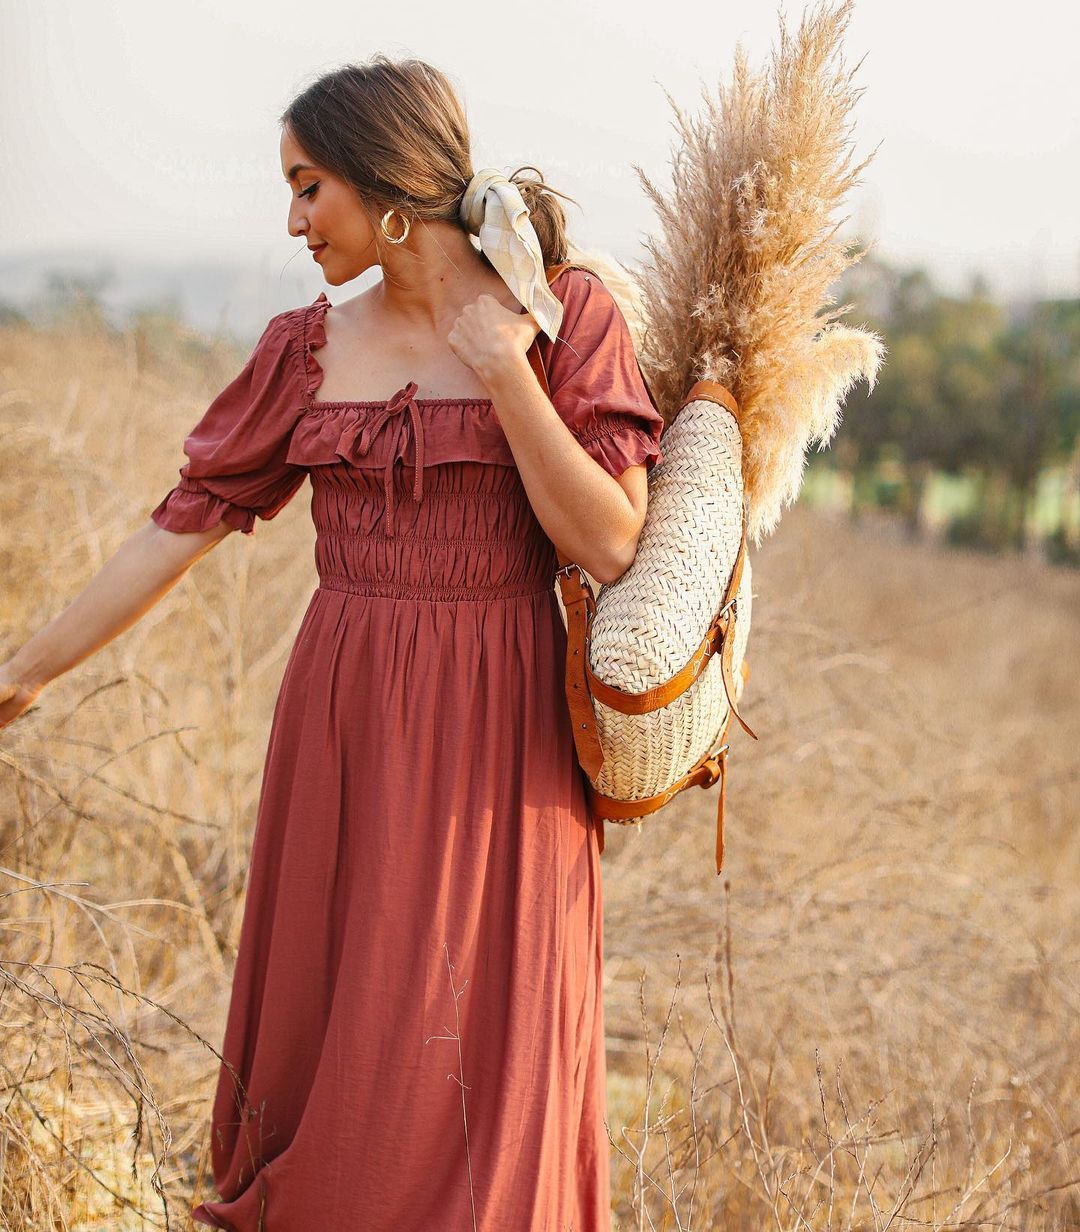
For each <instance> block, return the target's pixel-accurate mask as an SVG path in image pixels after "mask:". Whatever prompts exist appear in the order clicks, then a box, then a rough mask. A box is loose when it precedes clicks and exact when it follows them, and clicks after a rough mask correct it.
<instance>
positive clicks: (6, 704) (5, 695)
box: [0, 659, 45, 728]
mask: <svg viewBox="0 0 1080 1232" xmlns="http://www.w3.org/2000/svg"><path fill="white" fill-rule="evenodd" d="M44 687H45V686H44V685H35V686H31V685H28V684H24V683H23V682H22V680H20V679H19V676H18V674H17V673H16V672H15V671H14V670H13V668H12V665H11V660H10V659H9V660H8V662H7V663H3V664H0V728H4V727H7V725H8V724H9V723H14V722H15V720H16V719H17V718H18V717H19V715H20V714H23V713H24V712H25V711H27V710H29V709H30V707H31V706H32V705H33V704H34V702H35V701H36V700H37V697H38V694H39V693H40V692H41V690H42V689H43V688H44Z"/></svg>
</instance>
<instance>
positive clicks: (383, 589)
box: [151, 269, 664, 1232]
mask: <svg viewBox="0 0 1080 1232" xmlns="http://www.w3.org/2000/svg"><path fill="white" fill-rule="evenodd" d="M552 290H553V291H554V292H555V294H556V295H557V296H558V297H559V298H560V300H562V302H563V304H564V305H565V312H564V319H563V323H562V328H561V330H560V335H559V339H558V340H557V341H556V342H555V343H552V342H550V340H549V339H548V338H547V337H546V335H543V334H541V335H540V336H539V339H538V342H537V345H539V346H540V347H541V354H542V357H543V358H544V360H545V364H546V368H547V372H548V377H549V383H550V387H551V399H552V402H553V404H554V405H555V407H556V409H557V411H558V413H559V415H560V417H561V418H562V419H563V421H564V422H565V423H566V424H567V426H568V427H569V428H570V429H571V431H572V432H573V433H574V435H575V437H576V439H577V440H578V441H579V442H580V443H581V445H582V446H583V447H584V448H585V449H586V450H587V451H588V453H589V454H590V455H591V456H592V457H593V458H595V459H596V460H597V461H598V462H599V463H600V464H601V465H602V466H603V467H604V468H605V469H606V470H607V471H609V472H610V473H611V474H615V475H617V474H619V473H620V472H621V471H623V470H624V469H625V468H626V467H627V466H629V465H632V464H634V463H640V462H644V463H645V464H646V465H647V466H648V467H650V468H651V467H652V466H653V465H655V464H656V462H657V461H659V460H660V458H661V456H662V455H661V451H660V448H659V444H658V442H659V438H660V432H661V430H662V428H663V426H664V425H663V420H662V419H661V417H660V415H659V414H658V412H657V411H656V410H655V409H654V407H653V406H652V403H651V402H650V400H649V396H648V393H647V392H646V389H645V386H644V383H643V381H642V379H641V375H640V372H639V370H638V368H637V363H636V359H635V356H634V351H633V343H632V341H631V338H630V334H629V331H628V329H627V325H626V321H625V319H624V318H623V317H622V315H621V313H620V312H619V309H618V306H617V305H616V303H615V301H614V300H613V299H612V297H611V294H610V291H609V290H608V288H607V287H605V286H604V284H603V282H601V281H600V279H599V278H597V277H596V276H595V275H591V274H589V273H586V272H584V271H582V270H579V269H569V270H566V271H564V272H563V273H562V274H560V275H559V276H558V278H557V279H556V280H555V281H554V283H553V284H552ZM329 307H330V303H329V301H328V300H327V298H326V295H325V293H322V292H321V293H320V294H319V296H318V298H317V299H316V300H315V301H314V302H313V303H311V304H309V305H307V306H304V307H300V308H296V309H292V310H289V311H286V312H283V313H281V314H279V315H277V316H275V317H273V318H272V319H271V321H270V322H269V324H268V325H267V327H266V329H265V331H264V332H263V335H262V337H261V338H260V339H259V341H258V343H257V344H256V346H255V349H254V351H253V352H252V354H251V356H250V357H249V359H248V361H247V363H246V365H245V366H244V368H243V370H242V371H241V372H240V374H239V375H238V376H237V377H236V378H235V380H234V381H233V382H232V383H231V384H229V385H228V386H227V387H226V388H225V389H224V390H223V391H222V392H221V393H220V394H219V395H218V396H217V398H215V399H214V400H213V402H212V403H211V404H210V406H209V408H208V409H207V410H206V412H205V413H204V415H203V417H202V419H201V420H200V421H199V423H198V424H197V425H196V426H195V428H194V430H193V431H192V432H191V434H190V435H189V436H188V437H187V439H186V440H185V442H184V452H185V454H186V455H187V457H188V462H187V463H186V464H185V465H184V466H182V467H181V470H180V476H181V478H180V482H179V483H178V485H177V486H176V487H175V488H174V489H173V490H172V491H171V492H169V493H168V495H167V496H166V497H165V498H164V499H163V500H162V502H161V503H160V504H159V505H158V506H157V508H156V509H154V510H153V513H152V515H151V516H152V518H153V520H154V521H155V522H156V523H157V524H158V525H159V526H162V527H165V528H167V529H169V530H173V531H180V532H185V531H197V530H203V529H205V528H207V527H209V526H212V525H214V524H215V523H217V522H218V521H220V520H224V521H225V522H227V523H228V524H229V525H231V526H233V527H234V528H236V529H239V530H241V531H243V532H244V533H245V534H251V533H252V532H253V530H254V527H255V519H256V517H259V518H262V519H264V520H266V519H269V518H272V517H274V516H275V515H276V514H277V513H278V512H279V511H280V510H281V509H282V508H283V506H284V505H285V504H286V503H287V502H288V501H289V500H290V499H291V498H292V496H293V495H294V494H295V493H296V492H297V491H298V489H299V488H300V486H301V485H302V484H303V482H304V479H305V477H306V476H309V475H310V477H311V485H312V496H311V513H312V517H313V519H314V522H315V526H316V529H317V541H316V547H315V563H316V567H317V570H318V586H317V588H316V589H315V591H314V593H313V594H312V596H311V599H310V602H309V604H308V607H307V609H306V612H305V615H304V617H303V620H302V622H301V625H300V628H299V631H298V633H297V637H296V641H295V643H294V645H293V648H292V651H291V653H290V655H289V658H288V662H287V665H286V667H285V671H284V676H283V679H282V682H281V687H280V692H279V694H278V699H277V703H276V705H275V709H274V715H273V723H272V728H271V732H270V738H269V747H268V750H267V755H266V762H265V768H264V772H263V780H262V790H261V796H260V803H259V808H258V813H257V818H256V825H255V833H254V839H253V845H252V849H251V860H250V867H249V871H248V880H247V890H246V900H245V905H244V915H243V921H242V927H241V934H240V941H239V952H238V955H237V961H236V970H235V975H234V980H233V985H232V994H231V1001H230V1005H229V1010H228V1018H227V1022H226V1027H225V1039H224V1044H223V1047H222V1054H223V1056H224V1057H225V1059H226V1061H227V1062H228V1063H229V1064H230V1065H231V1066H232V1067H233V1068H234V1069H235V1071H236V1075H237V1078H238V1079H239V1082H237V1081H236V1080H235V1079H234V1078H233V1076H232V1074H231V1073H230V1071H229V1069H228V1068H227V1067H226V1066H224V1065H223V1066H221V1067H220V1070H219V1080H218V1087H217V1094H216V1099H215V1102H214V1106H213V1116H212V1163H213V1176H214V1181H215V1185H216V1189H217V1192H218V1194H219V1195H220V1201H205V1202H203V1203H201V1205H199V1206H197V1207H196V1208H195V1209H194V1211H193V1216H194V1218H195V1219H196V1221H197V1222H199V1223H203V1224H209V1225H210V1226H211V1227H217V1228H231V1229H235V1230H239V1232H255V1230H256V1229H259V1228H262V1229H266V1230H267V1232H472V1229H478V1230H479V1232H608V1229H609V1228H610V1222H609V1203H610V1195H609V1143H608V1138H607V1131H606V1127H605V1123H604V1119H605V1113H606V1101H605V1054H604V1012H603V1000H602V953H603V931H602V895H601V878H600V855H599V851H598V846H597V835H596V830H595V828H594V821H593V819H592V817H591V814H590V811H589V809H588V806H587V803H586V799H585V794H584V778H583V771H582V770H581V769H580V767H579V765H578V763H577V760H576V757H575V753H574V745H573V736H572V732H571V728H570V720H569V714H568V711H567V708H566V702H565V694H564V691H563V690H564V684H563V673H564V658H565V652H566V632H565V627H564V625H563V621H562V617H561V615H560V613H559V607H558V603H557V600H556V592H555V581H554V572H555V568H556V559H555V550H554V546H553V545H552V543H551V541H550V540H549V539H548V537H547V535H546V534H545V533H544V531H543V529H542V528H541V526H540V524H539V522H538V521H537V520H536V517H535V515H534V514H533V512H532V507H531V505H530V504H529V501H528V499H527V497H526V493H525V489H524V486H523V484H522V482H521V479H520V476H519V474H518V471H517V469H516V467H515V465H514V458H513V454H512V452H511V450H510V447H509V444H508V442H507V440H506V437H505V436H504V434H503V432H502V429H501V428H500V426H499V423H498V419H497V416H496V415H495V413H494V410H493V405H492V402H491V400H490V399H483V398H461V397H447V398H416V397H414V396H413V395H414V394H415V389H416V386H415V384H414V383H413V382H410V383H409V384H408V385H407V386H406V387H405V388H403V389H402V390H400V391H399V392H398V393H397V394H395V395H394V396H393V397H392V398H390V399H388V400H386V401H375V402H372V401H368V402H322V401H318V400H316V399H315V393H316V390H317V389H318V387H319V384H320V381H321V378H322V369H321V367H320V365H319V362H318V360H317V359H316V355H315V353H316V352H317V350H318V349H319V347H320V346H322V345H323V343H324V342H325V334H324V329H323V318H324V316H325V313H326V310H327V309H328V308H329ZM448 961H449V963H451V964H453V971H452V972H451V971H450V969H449V968H448ZM451 975H452V978H453V984H451ZM454 989H456V990H457V992H458V994H459V995H458V997H457V1000H456V1003H455V997H454ZM451 1036H457V1037H458V1038H456V1039H454V1038H449V1037H451Z"/></svg>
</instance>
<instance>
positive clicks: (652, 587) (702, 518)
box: [589, 400, 751, 824]
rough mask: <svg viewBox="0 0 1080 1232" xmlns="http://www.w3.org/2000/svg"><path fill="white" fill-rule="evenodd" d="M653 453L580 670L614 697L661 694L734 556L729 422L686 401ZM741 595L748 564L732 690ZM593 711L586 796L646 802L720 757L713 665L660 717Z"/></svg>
mask: <svg viewBox="0 0 1080 1232" xmlns="http://www.w3.org/2000/svg"><path fill="white" fill-rule="evenodd" d="M662 444H663V454H664V456H663V460H662V461H661V462H659V463H657V465H656V466H654V467H653V468H652V471H651V472H650V474H649V504H648V512H647V515H646V519H645V524H644V526H643V527H642V532H641V538H640V540H639V543H638V549H637V555H636V557H635V560H634V563H633V564H632V565H631V567H630V568H629V569H628V570H627V571H626V573H624V574H623V575H622V577H620V578H619V579H618V580H617V581H615V582H612V583H610V584H608V585H605V586H601V587H600V591H599V593H598V595H597V598H596V614H595V615H594V617H593V621H592V635H591V639H590V646H589V663H590V666H591V667H592V670H593V671H594V672H595V673H596V675H597V676H599V677H600V679H601V680H602V681H603V682H604V683H605V684H608V685H611V686H612V687H614V688H617V689H622V690H623V691H624V692H633V693H637V692H641V691H643V690H645V689H648V688H651V687H653V686H654V685H658V684H663V683H665V682H666V681H668V680H670V679H671V678H672V677H673V676H674V675H675V674H676V673H677V672H678V671H680V670H681V669H682V668H683V667H684V666H685V665H686V663H687V662H688V661H689V659H690V657H691V656H692V655H693V653H694V651H695V650H696V649H697V647H698V645H699V644H700V642H701V639H702V638H703V637H704V636H705V632H706V630H707V629H708V627H709V625H710V624H711V623H712V620H713V617H714V616H715V615H716V613H717V612H718V611H719V610H720V606H721V604H722V603H723V597H724V592H725V591H726V590H727V586H728V581H729V579H730V577H731V571H732V569H733V567H734V564H735V557H736V555H737V554H738V550H739V540H740V536H741V529H742V501H743V485H742V438H741V436H740V433H739V426H738V424H737V423H736V421H735V419H734V418H733V417H732V416H731V415H730V414H729V413H728V412H727V411H726V410H724V409H723V407H720V406H717V405H716V404H715V403H714V402H709V401H705V400H702V401H699V402H690V403H688V404H687V405H686V406H685V407H683V408H682V410H681V411H680V412H679V413H678V414H677V415H676V416H675V419H674V420H673V421H672V423H671V424H669V425H668V427H667V428H666V429H665V430H664V434H663V438H662ZM750 588H751V571H750V561H749V558H747V559H746V561H745V564H744V570H743V577H742V582H741V584H740V586H739V591H738V601H737V605H736V606H737V617H736V622H735V647H734V671H735V679H736V682H737V686H738V690H737V691H741V684H742V676H741V672H740V668H741V666H742V662H743V658H744V656H745V654H746V641H747V637H748V636H749V633H750V617H751V589H750ZM738 700H739V699H738V697H736V701H738ZM593 708H594V711H595V713H596V725H597V734H598V735H599V738H600V743H601V746H602V748H603V750H604V764H603V766H602V767H601V770H600V774H599V776H598V777H597V778H596V779H595V780H593V786H594V787H595V788H596V790H597V791H599V792H601V793H602V794H603V795H606V796H611V797H613V798H614V799H617V800H634V799H643V798H645V797H648V796H653V795H656V794H657V793H658V792H661V791H664V790H665V789H666V788H668V787H670V786H671V785H672V784H673V783H674V782H676V780H678V779H679V778H681V777H682V775H684V774H686V773H687V771H689V770H690V769H691V768H692V767H693V766H694V765H695V764H696V763H697V762H698V761H700V760H701V758H702V757H704V756H705V755H706V754H708V753H712V752H714V751H715V750H716V749H717V747H718V746H719V737H720V732H721V731H722V729H723V726H724V722H725V720H726V719H727V717H728V703H727V696H726V694H725V692H724V683H723V678H722V676H721V672H720V655H719V654H714V655H713V656H712V657H711V658H710V660H709V663H708V666H707V667H706V668H705V670H704V671H703V672H702V673H701V674H700V675H699V676H698V678H697V680H695V681H694V683H693V684H692V685H691V686H690V688H689V689H687V690H686V691H685V692H684V693H682V694H681V695H680V696H679V697H677V698H675V700H674V701H673V702H671V703H670V704H669V705H667V706H665V707H663V708H662V709H659V710H654V711H652V712H651V713H648V714H639V715H634V714H623V713H621V712H620V711H618V710H613V709H611V708H610V707H608V706H605V705H604V704H603V703H602V702H599V701H597V700H595V699H594V700H593ZM639 820H640V818H634V817H629V818H626V819H624V820H623V821H622V822H621V824H630V823H633V822H637V821H639Z"/></svg>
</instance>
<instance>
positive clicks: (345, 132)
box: [280, 53, 574, 268]
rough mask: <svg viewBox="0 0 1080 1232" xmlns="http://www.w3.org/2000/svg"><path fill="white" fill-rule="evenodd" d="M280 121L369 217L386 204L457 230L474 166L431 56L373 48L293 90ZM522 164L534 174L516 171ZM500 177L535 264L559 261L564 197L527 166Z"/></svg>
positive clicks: (458, 111) (447, 85) (455, 105)
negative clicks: (520, 207) (527, 226)
mask: <svg viewBox="0 0 1080 1232" xmlns="http://www.w3.org/2000/svg"><path fill="white" fill-rule="evenodd" d="M280 122H281V123H282V124H283V125H285V126H286V127H287V128H288V130H289V132H290V134H291V135H292V136H293V138H294V139H295V140H296V141H297V142H298V143H299V145H300V146H301V147H302V148H303V149H304V150H305V151H306V152H307V154H308V155H309V156H310V157H311V158H312V159H314V161H315V162H317V163H319V164H320V165H321V166H323V167H325V168H326V169H327V170H328V171H332V172H333V173H334V174H335V175H337V176H340V177H341V179H343V180H345V181H346V183H348V184H351V185H352V187H353V188H355V189H356V192H357V193H358V195H359V196H360V198H361V204H362V205H363V206H364V208H365V209H366V210H368V211H369V215H370V214H374V216H373V217H372V223H373V225H374V224H375V222H376V221H377V219H378V218H379V217H381V215H382V214H383V213H384V212H385V211H386V210H388V209H395V210H398V211H399V212H400V213H402V214H403V215H405V216H406V217H408V218H409V220H410V221H412V222H415V221H417V220H419V219H425V220H429V221H431V220H439V221H443V222H456V223H458V224H459V225H460V226H462V227H463V229H464V224H463V223H462V222H461V218H460V216H459V213H458V211H459V208H460V206H461V199H462V197H463V196H464V195H465V190H466V188H467V187H468V183H469V181H470V180H471V179H472V177H473V175H474V173H475V171H474V168H473V165H472V156H471V152H470V142H469V127H468V123H467V121H466V118H465V108H464V106H463V105H462V103H461V100H460V99H459V97H458V95H457V92H456V90H455V89H454V86H453V85H452V83H451V81H450V79H449V78H448V77H447V76H446V74H445V73H443V72H441V71H440V70H439V69H437V68H435V67H434V66H433V65H431V64H428V63H427V62H426V61H424V60H418V59H414V58H410V59H403V60H393V59H390V58H389V57H388V56H385V55H382V54H381V53H379V54H376V55H374V56H371V57H370V58H369V59H368V60H366V61H364V62H363V63H362V64H347V65H345V66H344V67H342V68H338V69H334V70H333V71H331V72H329V73H324V74H323V75H322V76H321V77H319V78H317V79H316V80H315V81H314V82H313V83H312V84H311V85H309V86H308V87H307V88H306V89H305V90H303V91H302V92H301V93H300V94H298V95H297V96H296V97H295V98H294V99H293V101H292V102H291V103H290V104H289V106H288V107H287V108H286V109H285V111H284V112H283V114H282V115H281V121H280ZM526 171H532V172H535V173H536V176H535V178H521V179H519V178H518V177H519V176H520V175H521V173H522V172H526ZM510 179H512V180H513V181H514V183H515V184H516V185H517V188H518V191H519V192H520V193H521V196H522V198H523V200H524V202H525V204H526V206H528V209H529V214H530V221H531V222H532V225H533V228H534V229H535V231H536V235H537V239H538V240H539V241H540V248H541V250H542V251H543V254H544V263H545V265H554V264H556V263H558V262H559V261H565V260H566V259H567V251H568V249H567V235H566V213H565V211H564V210H563V207H562V205H561V204H560V203H559V201H558V200H557V198H558V197H563V198H564V199H565V200H568V201H573V200H574V198H573V197H567V196H566V194H564V193H560V192H558V190H557V189H554V188H552V187H551V186H550V185H549V184H547V183H546V182H545V180H544V178H543V175H542V174H541V173H540V172H539V171H538V170H537V168H536V167H533V166H530V165H526V166H523V167H519V168H517V170H516V171H514V172H513V174H512V175H511V176H510ZM480 255H481V257H482V258H483V260H484V261H485V262H486V263H487V264H488V265H491V262H490V261H489V260H488V258H487V256H486V255H485V254H484V253H482V252H481V253H480ZM492 268H494V267H492Z"/></svg>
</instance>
